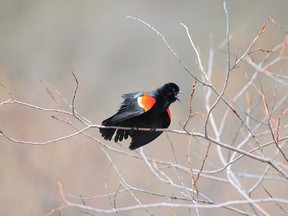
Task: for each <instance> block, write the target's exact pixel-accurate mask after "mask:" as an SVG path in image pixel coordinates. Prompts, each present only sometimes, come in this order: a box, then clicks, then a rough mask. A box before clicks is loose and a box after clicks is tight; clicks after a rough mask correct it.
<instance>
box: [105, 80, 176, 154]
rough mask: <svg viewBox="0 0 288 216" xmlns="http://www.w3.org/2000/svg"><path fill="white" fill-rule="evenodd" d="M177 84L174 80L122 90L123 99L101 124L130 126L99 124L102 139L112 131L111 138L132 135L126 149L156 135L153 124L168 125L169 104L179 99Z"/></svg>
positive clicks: (144, 142) (108, 137)
mask: <svg viewBox="0 0 288 216" xmlns="http://www.w3.org/2000/svg"><path fill="white" fill-rule="evenodd" d="M178 93H179V87H178V86H177V85H176V84H174V83H166V84H165V85H163V86H161V87H159V88H157V89H156V90H154V91H151V92H144V91H141V92H135V93H128V94H123V96H122V97H123V98H124V101H123V102H122V104H121V107H120V109H119V110H118V112H117V113H116V114H115V115H113V116H111V117H110V118H108V119H106V120H104V121H103V122H102V125H104V126H121V127H131V128H135V129H134V130H133V129H132V130H121V129H113V128H100V133H101V135H102V137H104V139H105V140H111V139H112V137H113V135H114V133H115V131H116V135H115V137H114V140H115V142H117V141H118V140H119V141H122V140H123V138H124V139H127V138H128V137H129V136H130V137H131V138H132V141H131V144H130V146H129V148H130V150H134V149H136V148H139V147H141V146H143V145H146V144H147V143H149V142H151V141H152V140H154V139H156V138H157V137H158V136H159V135H160V134H161V133H162V131H155V129H156V128H168V126H169V125H170V121H171V114H170V109H169V106H170V104H171V103H173V102H174V101H176V100H179V99H178V97H177V94H178ZM137 128H150V129H151V130H150V131H140V130H137Z"/></svg>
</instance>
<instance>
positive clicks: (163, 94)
mask: <svg viewBox="0 0 288 216" xmlns="http://www.w3.org/2000/svg"><path fill="white" fill-rule="evenodd" d="M179 90H180V89H179V87H178V86H177V85H176V84H175V83H166V84H165V85H163V86H161V87H160V88H158V89H156V90H155V95H156V97H159V98H161V100H162V101H163V103H164V104H165V105H166V106H169V105H170V104H171V103H173V102H175V101H176V100H178V101H179V98H178V96H177V95H178V93H179Z"/></svg>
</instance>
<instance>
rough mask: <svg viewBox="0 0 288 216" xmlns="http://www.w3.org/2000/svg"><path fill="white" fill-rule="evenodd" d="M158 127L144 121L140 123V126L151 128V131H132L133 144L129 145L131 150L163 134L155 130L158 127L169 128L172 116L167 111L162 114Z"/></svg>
mask: <svg viewBox="0 0 288 216" xmlns="http://www.w3.org/2000/svg"><path fill="white" fill-rule="evenodd" d="M156 125H157V126H156V127H151V125H146V124H145V123H144V122H141V124H139V127H143V128H151V131H140V130H134V131H132V132H130V136H131V138H132V141H131V144H130V146H129V148H130V150H134V149H137V148H139V147H141V146H143V145H146V144H147V143H149V142H151V141H152V140H154V139H156V138H157V137H158V136H160V135H161V133H162V131H155V130H156V128H168V127H169V125H170V118H169V114H168V113H167V112H165V113H163V114H162V116H161V117H160V118H159V119H158V121H157V124H156Z"/></svg>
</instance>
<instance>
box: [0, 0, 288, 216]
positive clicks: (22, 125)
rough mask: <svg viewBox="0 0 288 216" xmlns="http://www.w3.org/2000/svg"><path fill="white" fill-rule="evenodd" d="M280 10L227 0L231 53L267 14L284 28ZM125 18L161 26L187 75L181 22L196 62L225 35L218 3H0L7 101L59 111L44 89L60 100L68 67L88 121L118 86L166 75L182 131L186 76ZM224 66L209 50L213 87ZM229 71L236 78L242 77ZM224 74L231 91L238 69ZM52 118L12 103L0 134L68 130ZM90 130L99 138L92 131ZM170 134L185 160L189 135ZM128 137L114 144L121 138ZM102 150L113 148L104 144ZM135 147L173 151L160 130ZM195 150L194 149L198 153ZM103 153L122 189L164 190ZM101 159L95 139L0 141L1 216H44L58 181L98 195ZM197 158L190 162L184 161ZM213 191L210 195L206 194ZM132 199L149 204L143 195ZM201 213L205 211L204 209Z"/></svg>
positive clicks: (55, 201) (198, 102)
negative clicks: (176, 97)
mask: <svg viewBox="0 0 288 216" xmlns="http://www.w3.org/2000/svg"><path fill="white" fill-rule="evenodd" d="M287 8H288V2H287V1H286V0H278V1H277V2H275V1H269V0H254V1H228V10H229V15H230V19H231V20H230V21H231V33H234V36H233V39H232V42H231V49H232V52H234V53H237V52H238V53H240V54H241V53H243V51H245V49H246V48H247V47H248V45H249V44H250V43H251V41H252V40H253V38H254V37H255V35H256V34H257V33H258V31H259V29H260V28H261V27H262V25H263V23H264V21H265V20H266V19H267V17H268V16H271V17H273V18H274V19H275V20H277V21H278V22H279V23H281V24H282V25H283V26H284V27H286V28H288V20H287ZM128 15H130V16H135V17H137V18H140V19H143V20H145V21H146V22H148V23H149V24H151V25H152V26H153V27H155V28H156V29H157V30H158V31H160V32H161V33H162V34H163V35H164V36H165V38H166V40H167V41H168V42H169V44H170V45H171V47H172V49H173V50H174V51H175V52H176V53H177V54H178V55H179V57H180V58H181V59H182V60H183V61H184V63H185V64H186V65H187V66H188V67H189V69H190V70H191V71H193V72H194V73H195V74H196V75H198V76H199V75H200V74H199V71H198V69H197V68H198V67H197V64H196V61H195V53H194V51H193V50H192V48H191V45H190V43H189V40H188V38H187V35H186V33H185V31H184V29H183V27H182V26H181V25H180V23H184V24H186V25H187V27H188V28H189V30H190V33H191V36H192V39H193V41H194V43H195V44H196V46H197V47H198V49H199V51H200V54H201V57H202V60H203V64H204V65H205V66H206V69H207V63H208V52H209V48H210V47H217V46H218V45H219V44H221V43H222V42H223V40H224V39H225V32H226V21H225V16H224V12H223V6H222V1H220V0H219V1H215V0H204V1H191V0H190V1H181V2H180V1H166V0H165V1H163V0H162V1H150V0H149V1H141V2H140V1H125V0H124V1H90V0H86V1H74V0H69V1H64V0H63V1H62V0H60V1H59V0H57V1H55V0H51V1H30V0H28V1H21V0H19V1H16V0H11V1H10V0H9V1H8V0H1V1H0V29H1V33H0V75H1V76H0V77H1V78H0V82H1V83H2V84H5V86H7V88H8V89H9V90H10V92H11V94H12V95H13V96H14V97H15V98H16V99H18V100H21V101H25V102H27V103H31V104H35V105H37V106H41V107H46V108H58V106H57V104H56V103H55V101H54V100H52V99H51V97H50V96H49V95H48V94H47V92H46V90H45V87H47V88H49V89H50V90H51V91H52V92H53V94H54V95H55V96H56V97H58V98H60V99H59V101H61V97H59V96H57V94H56V93H55V91H53V88H56V89H57V90H58V91H59V92H61V94H62V95H63V96H64V97H65V98H66V99H67V100H69V101H71V99H72V96H73V93H74V89H75V80H74V78H73V76H72V74H71V71H73V72H74V73H75V74H76V76H77V78H78V81H79V89H78V93H77V97H76V101H75V106H76V109H77V111H78V112H79V113H81V114H82V115H83V116H85V117H87V118H88V119H89V120H90V121H92V122H93V123H95V124H100V123H101V121H102V120H103V119H105V118H106V117H109V116H110V115H112V114H113V113H114V112H115V111H116V110H117V108H118V107H119V104H120V103H121V101H122V98H121V94H122V93H127V92H133V91H138V90H153V89H155V88H156V87H158V86H160V85H162V84H164V83H166V82H170V81H172V82H175V83H177V84H178V85H179V86H180V89H181V91H182V92H183V93H184V94H183V96H181V97H182V99H181V103H174V104H173V105H172V107H171V110H172V118H173V122H172V124H171V126H170V128H173V129H181V127H180V126H179V122H180V123H184V121H185V120H186V117H187V114H188V112H189V105H188V104H189V94H190V91H191V88H192V84H193V79H192V77H191V76H190V75H189V74H188V73H187V72H186V71H185V70H184V68H183V67H182V66H181V65H180V64H179V62H178V61H177V59H176V58H175V57H174V56H173V55H172V54H171V52H170V51H169V50H168V49H167V47H166V46H165V44H164V43H163V41H162V40H161V38H160V37H159V36H158V35H156V34H155V33H154V32H153V31H151V29H149V28H147V27H146V26H144V25H143V24H140V23H139V22H137V21H135V20H132V19H128V18H127V17H126V16H128ZM279 38H283V34H281V33H280V32H278V33H277V35H273V31H272V32H270V33H267V37H266V40H265V41H264V42H263V43H262V44H261V46H264V47H266V48H271V47H273V46H275V44H277V43H280V41H281V39H279ZM225 68H226V55H225V52H223V53H218V54H217V57H215V65H214V68H213V71H214V77H213V78H214V79H215V81H217V80H219V84H218V85H217V84H216V87H218V88H220V87H221V84H223V77H224V75H225ZM239 76H241V77H242V78H243V74H241V75H239ZM233 79H234V81H235V83H233V84H235V88H234V89H233V88H232V89H231V91H232V92H233V91H237V86H238V85H241V82H237V81H239V78H238V76H237V75H235V76H234V77H233ZM243 80H244V81H243V82H245V81H247V80H245V79H243ZM216 83H217V82H216ZM1 88H2V89H1V91H0V99H1V102H3V101H5V100H7V99H8V98H9V95H8V94H7V92H6V90H5V89H4V88H3V87H1ZM202 95H203V89H201V88H199V91H196V95H195V97H194V102H193V109H194V111H195V112H197V111H198V112H201V110H203V103H202V102H203V96H202ZM64 108H65V105H64ZM51 115H52V114H51V113H46V112H40V111H35V110H32V109H29V108H27V107H23V106H19V105H15V104H14V105H5V106H1V107H0V116H1V120H0V130H2V131H3V132H4V133H6V134H7V135H9V136H11V137H14V138H15V139H18V140H26V141H46V140H49V139H54V138H58V137H60V136H64V135H67V134H69V133H72V132H73V131H74V130H72V129H71V128H70V127H69V126H67V125H65V124H64V123H62V122H60V121H57V120H55V119H52V118H51ZM196 118H199V119H200V117H196ZM220 118H221V117H220ZM196 122H197V121H196ZM202 125H203V124H202V122H201V124H199V125H197V124H195V125H193V126H191V128H193V127H195V128H199V129H200V128H201V127H202ZM89 132H90V133H91V134H93V136H95V137H96V138H98V139H100V140H102V138H101V137H100V134H99V132H98V130H97V129H94V131H93V130H91V131H89ZM169 137H170V139H171V141H172V142H174V143H175V146H174V147H176V148H177V149H176V151H177V154H179V155H180V158H181V155H182V159H181V160H183V163H184V164H185V163H186V164H187V159H186V152H187V143H188V141H189V137H182V136H179V135H177V134H169ZM102 141H103V140H102ZM128 144H129V142H124V145H127V146H128ZM108 145H111V146H113V147H115V148H118V145H117V144H115V143H114V142H110V143H108ZM167 146H168V147H167ZM119 148H120V147H119ZM193 148H194V149H195V152H193V155H194V156H195V157H196V156H197V154H198V152H197V149H198V148H199V147H197V144H195V145H193ZM122 150H123V148H122ZM124 150H125V149H124ZM125 151H129V150H128V149H126V150H125ZM199 151H200V152H201V150H199ZM145 152H146V153H147V155H148V156H149V157H151V158H156V159H159V160H167V161H169V160H172V158H173V155H172V154H171V147H170V145H169V144H168V143H167V136H166V135H165V134H163V135H162V136H161V137H160V138H159V139H157V140H155V141H154V142H153V143H152V144H150V145H147V147H145ZM166 152H167V153H166ZM204 152H205V151H204ZM203 154H204V153H203V152H201V155H200V157H202V156H203ZM111 155H112V156H113V160H114V162H115V163H116V162H117V165H118V166H119V167H118V168H119V170H120V171H121V173H122V175H123V176H124V177H125V179H126V180H127V182H129V183H130V184H131V185H134V186H135V187H139V188H147V189H149V190H152V191H153V190H154V189H155V190H156V188H157V190H158V191H161V190H163V191H162V192H163V193H170V194H173V191H165V188H163V189H161V187H162V184H161V183H159V181H157V180H156V179H155V177H153V175H152V173H151V172H150V171H149V169H148V168H147V166H146V165H145V164H144V162H143V161H141V160H135V159H133V158H129V157H123V156H121V155H117V154H113V153H111ZM180 162H181V161H180ZM109 164H110V162H109V161H108V159H107V157H106V156H105V154H103V152H102V151H101V149H100V145H98V144H97V143H95V142H93V141H91V140H89V139H88V138H85V137H83V136H77V137H75V138H72V139H69V140H66V141H63V142H59V143H54V144H50V145H46V146H30V145H21V144H17V143H13V142H9V141H7V140H6V139H3V138H0V191H1V192H0V203H1V204H0V215H44V214H46V213H48V212H49V211H50V210H51V209H53V208H56V207H58V206H59V205H60V204H61V203H62V202H61V199H60V198H59V194H58V188H57V182H58V181H60V182H61V183H62V184H63V187H64V190H65V192H67V193H70V194H74V195H82V196H93V195H99V194H105V193H106V191H105V187H104V182H105V178H106V176H105V175H106V173H107V169H108V167H109ZM197 165H199V160H197V162H196V161H195V166H197ZM197 168H199V166H198V167H197ZM143 176H145V178H143ZM108 179H109V181H108V183H109V184H108V191H110V192H115V190H117V187H118V186H119V178H118V177H117V174H115V173H113V172H112V171H111V174H110V176H109V178H108ZM114 180H115V182H114ZM187 181H189V179H188V180H187ZM203 185H205V182H203ZM204 188H205V189H203V190H205V191H209V190H210V191H211V193H212V194H213V191H214V190H215V188H214V187H213V186H211V185H209V184H208V185H206V186H205V187H204ZM286 192H287V191H286ZM175 193H177V192H175ZM215 193H216V194H217V193H219V191H217V190H215ZM139 196H140V197H141V195H139ZM213 196H214V195H211V197H213ZM226 196H228V195H227V194H226ZM215 197H216V195H215ZM224 197H225V196H224ZM224 197H223V200H225V198H224ZM228 197H229V196H228ZM226 198H227V197H226ZM118 199H119V200H120V201H119V206H127V205H132V204H137V203H135V200H134V199H133V198H131V196H127V197H126V196H123V197H121V196H120V197H118ZM131 200H132V201H131ZM142 201H143V203H146V202H148V203H151V202H153V199H150V200H142ZM165 201H167V200H165ZM219 201H220V200H219ZM87 205H92V206H95V207H98V208H111V205H110V204H109V202H107V199H106V200H105V199H103V200H102V201H99V200H97V201H95V200H94V201H93V200H92V201H90V202H89V201H87ZM153 211H154V212H153V213H154V214H155V215H171V214H172V211H171V209H165V208H164V209H154V210H153ZM203 212H205V214H206V215H212V214H211V213H212V212H211V211H210V212H209V211H208V210H205V211H204V210H203ZM133 213H135V214H136V213H137V215H141V214H143V215H147V212H145V211H133V212H130V213H123V214H122V215H128V214H131V215H133ZM176 214H177V215H185V214H188V211H187V210H185V211H184V210H183V211H182V210H181V209H180V210H176ZM213 214H214V215H225V214H227V215H231V212H229V211H226V210H224V211H223V210H221V209H217V211H213ZM56 215H58V214H56ZM61 215H82V214H81V212H80V211H79V209H73V208H70V209H66V210H64V211H62V212H61ZM97 215H98V214H97ZM120 215H121V214H120Z"/></svg>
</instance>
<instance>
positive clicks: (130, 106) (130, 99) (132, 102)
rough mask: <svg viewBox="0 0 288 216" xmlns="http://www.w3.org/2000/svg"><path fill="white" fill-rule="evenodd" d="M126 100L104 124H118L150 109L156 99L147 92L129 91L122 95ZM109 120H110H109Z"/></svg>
mask: <svg viewBox="0 0 288 216" xmlns="http://www.w3.org/2000/svg"><path fill="white" fill-rule="evenodd" d="M122 97H123V98H124V101H123V102H122V104H121V107H120V109H119V110H118V111H117V113H116V114H115V115H113V116H112V117H110V118H109V119H107V121H106V120H105V121H106V122H105V121H103V123H102V124H103V125H107V124H108V125H113V124H118V123H120V122H122V121H126V120H128V119H131V118H133V117H136V116H139V115H141V114H143V113H145V112H147V111H148V110H150V109H151V108H152V107H153V106H154V104H155V103H156V99H155V98H154V97H152V96H151V95H150V94H148V93H146V92H136V93H128V94H124V95H123V96H122ZM108 121H109V122H108Z"/></svg>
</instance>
